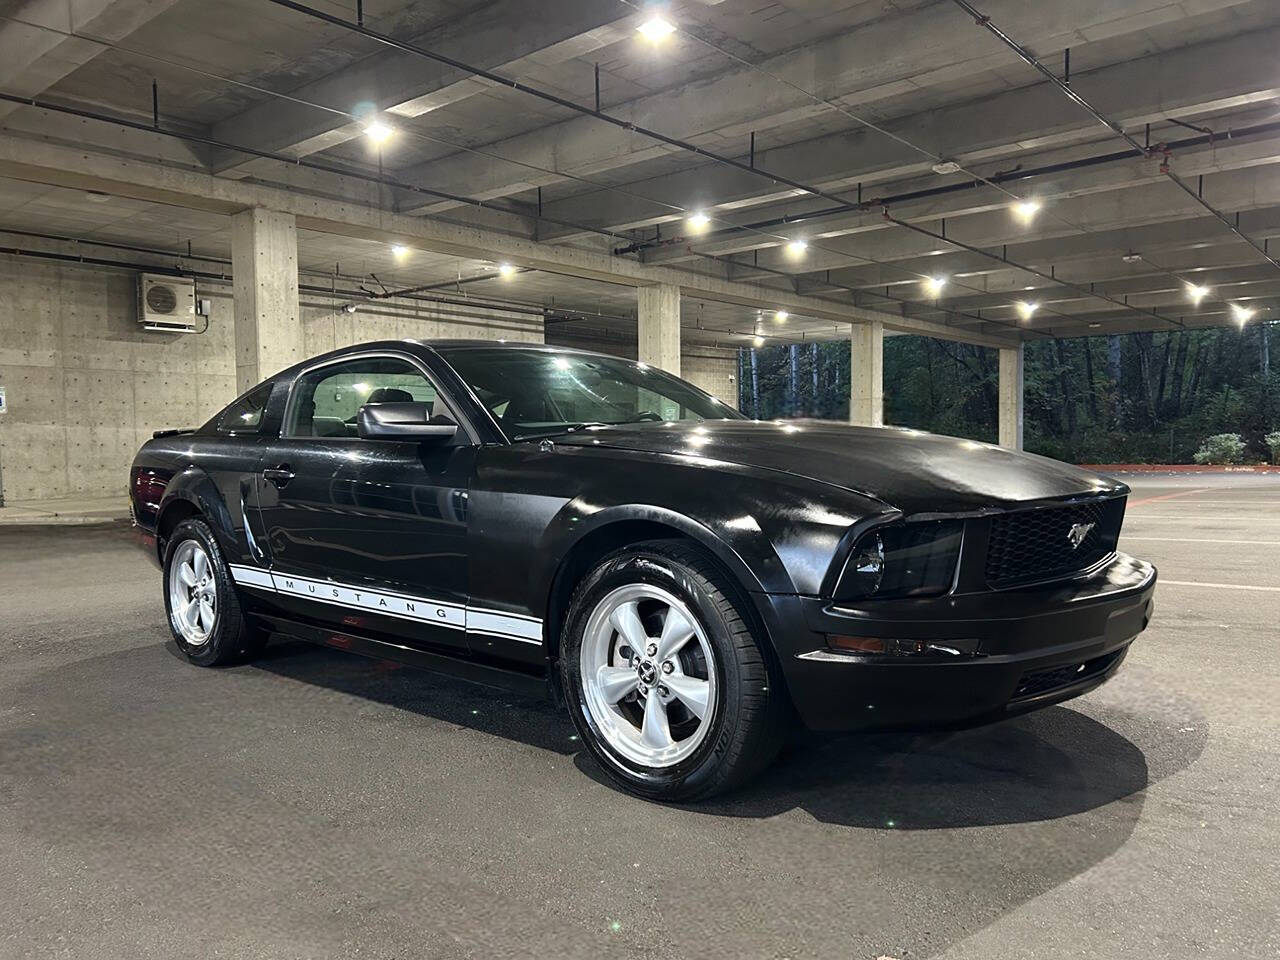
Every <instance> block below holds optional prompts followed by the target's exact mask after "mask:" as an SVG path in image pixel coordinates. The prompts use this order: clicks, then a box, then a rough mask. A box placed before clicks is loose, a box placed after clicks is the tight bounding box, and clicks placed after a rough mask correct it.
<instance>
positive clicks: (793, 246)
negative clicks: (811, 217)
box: [787, 240, 809, 257]
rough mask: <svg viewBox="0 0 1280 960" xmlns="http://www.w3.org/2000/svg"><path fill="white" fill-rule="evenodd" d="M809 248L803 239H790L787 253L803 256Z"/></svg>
mask: <svg viewBox="0 0 1280 960" xmlns="http://www.w3.org/2000/svg"><path fill="white" fill-rule="evenodd" d="M808 249H809V244H807V243H805V242H804V241H803V240H792V241H791V242H790V243H788V244H787V253H789V254H790V255H791V256H793V257H803V256H804V252H805V251H806V250H808Z"/></svg>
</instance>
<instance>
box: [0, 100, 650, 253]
mask: <svg viewBox="0 0 1280 960" xmlns="http://www.w3.org/2000/svg"><path fill="white" fill-rule="evenodd" d="M0 101H2V102H5V103H16V104H18V105H20V106H24V107H35V108H36V109H38V110H49V111H51V112H53V113H61V114H65V115H67V116H70V117H80V118H81V119H85V120H97V121H99V122H101V123H110V124H113V125H115V126H118V127H127V128H129V129H131V130H141V131H143V132H145V133H152V134H158V135H159V136H162V137H171V138H173V139H175V140H183V141H185V142H187V143H198V144H201V145H203V146H206V147H216V148H218V149H222V150H231V151H234V152H236V153H243V154H245V155H247V156H250V157H258V158H260V159H263V160H275V161H277V162H279V163H284V164H288V165H289V166H294V167H301V168H303V169H305V170H316V171H319V172H321V173H329V174H333V175H334V176H338V177H348V178H350V179H352V180H360V181H363V182H365V183H374V184H378V185H380V186H384V187H391V188H393V189H395V190H405V191H407V192H409V193H415V194H418V195H419V196H427V197H435V198H436V199H439V200H449V201H452V202H454V203H459V204H464V205H466V206H470V207H475V208H477V209H481V210H494V211H497V212H499V213H507V214H511V215H512V216H516V217H521V218H526V219H527V218H528V217H529V211H528V210H527V209H518V208H514V207H508V206H499V205H496V204H493V203H490V202H489V201H486V200H476V199H473V198H471V197H463V196H459V195H458V194H453V193H445V192H444V191H441V190H432V189H430V188H429V187H420V186H418V185H417V184H413V183H405V182H404V181H402V180H395V179H392V178H390V177H386V176H374V175H373V174H367V173H361V172H359V171H357V170H351V169H348V168H345V167H337V166H333V165H332V164H328V163H318V162H316V161H314V160H307V159H304V158H301V157H290V156H286V155H285V154H282V153H275V152H273V151H270V150H258V149H255V148H253V147H246V146H243V145H242V144H237V143H229V142H227V141H226V140H219V139H217V138H215V137H207V136H202V135H200V134H195V133H183V132H180V131H177V130H171V129H166V130H157V129H156V128H154V127H151V126H148V125H147V124H145V123H139V122H138V121H136V120H129V119H126V118H124V117H113V116H110V115H108V114H103V113H96V112H95V111H93V110H85V109H83V108H80V107H68V106H64V105H63V104H59V103H50V102H48V101H46V100H41V99H40V98H38V97H19V96H15V95H14V94H11V93H2V92H0ZM540 219H541V220H543V221H544V222H546V223H550V224H554V225H556V226H559V227H566V228H568V229H570V230H581V231H583V232H584V233H594V234H598V235H599V236H604V237H609V238H611V239H614V240H627V239H629V238H628V237H625V236H623V235H622V234H619V233H614V232H613V231H611V230H602V229H600V228H599V227H592V226H588V225H586V224H582V223H575V222H573V221H570V220H561V219H558V218H554V217H541V218H540Z"/></svg>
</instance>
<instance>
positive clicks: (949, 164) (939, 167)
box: [933, 160, 960, 176]
mask: <svg viewBox="0 0 1280 960" xmlns="http://www.w3.org/2000/svg"><path fill="white" fill-rule="evenodd" d="M933 172H934V173H936V174H938V175H940V176H945V175H946V174H948V173H959V172H960V164H958V163H956V162H955V161H954V160H939V161H938V162H937V163H935V164H934V165H933Z"/></svg>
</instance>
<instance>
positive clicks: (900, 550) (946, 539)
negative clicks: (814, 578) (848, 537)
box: [836, 520, 964, 600]
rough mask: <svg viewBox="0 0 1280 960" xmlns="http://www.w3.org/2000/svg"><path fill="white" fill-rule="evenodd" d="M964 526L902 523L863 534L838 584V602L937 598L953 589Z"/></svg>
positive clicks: (941, 522) (955, 522)
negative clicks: (897, 598)
mask: <svg viewBox="0 0 1280 960" xmlns="http://www.w3.org/2000/svg"><path fill="white" fill-rule="evenodd" d="M963 535H964V524H963V523H962V522H961V521H959V520H930V521H926V522H923V523H902V524H895V525H893V526H889V527H881V528H880V529H879V530H873V531H872V532H870V533H868V534H866V535H865V536H863V537H861V538H860V539H859V540H858V542H857V543H855V544H854V545H853V552H852V553H850V555H849V560H848V562H847V563H846V564H845V568H844V573H843V574H842V575H841V577H840V582H839V583H838V584H837V585H836V599H837V600H869V599H872V598H875V599H881V598H885V597H926V596H937V595H938V594H941V593H946V592H947V591H948V590H950V589H951V584H952V582H953V581H954V580H955V575H956V564H957V562H958V561H959V559H960V542H961V540H962V539H963Z"/></svg>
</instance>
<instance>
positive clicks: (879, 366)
mask: <svg viewBox="0 0 1280 960" xmlns="http://www.w3.org/2000/svg"><path fill="white" fill-rule="evenodd" d="M850 346H851V353H850V358H849V360H850V362H849V422H850V423H852V424H856V425H857V426H860V427H883V426H884V323H883V322H882V321H880V320H870V321H868V322H866V323H858V324H855V325H854V327H853V337H852V339H851V341H850Z"/></svg>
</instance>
